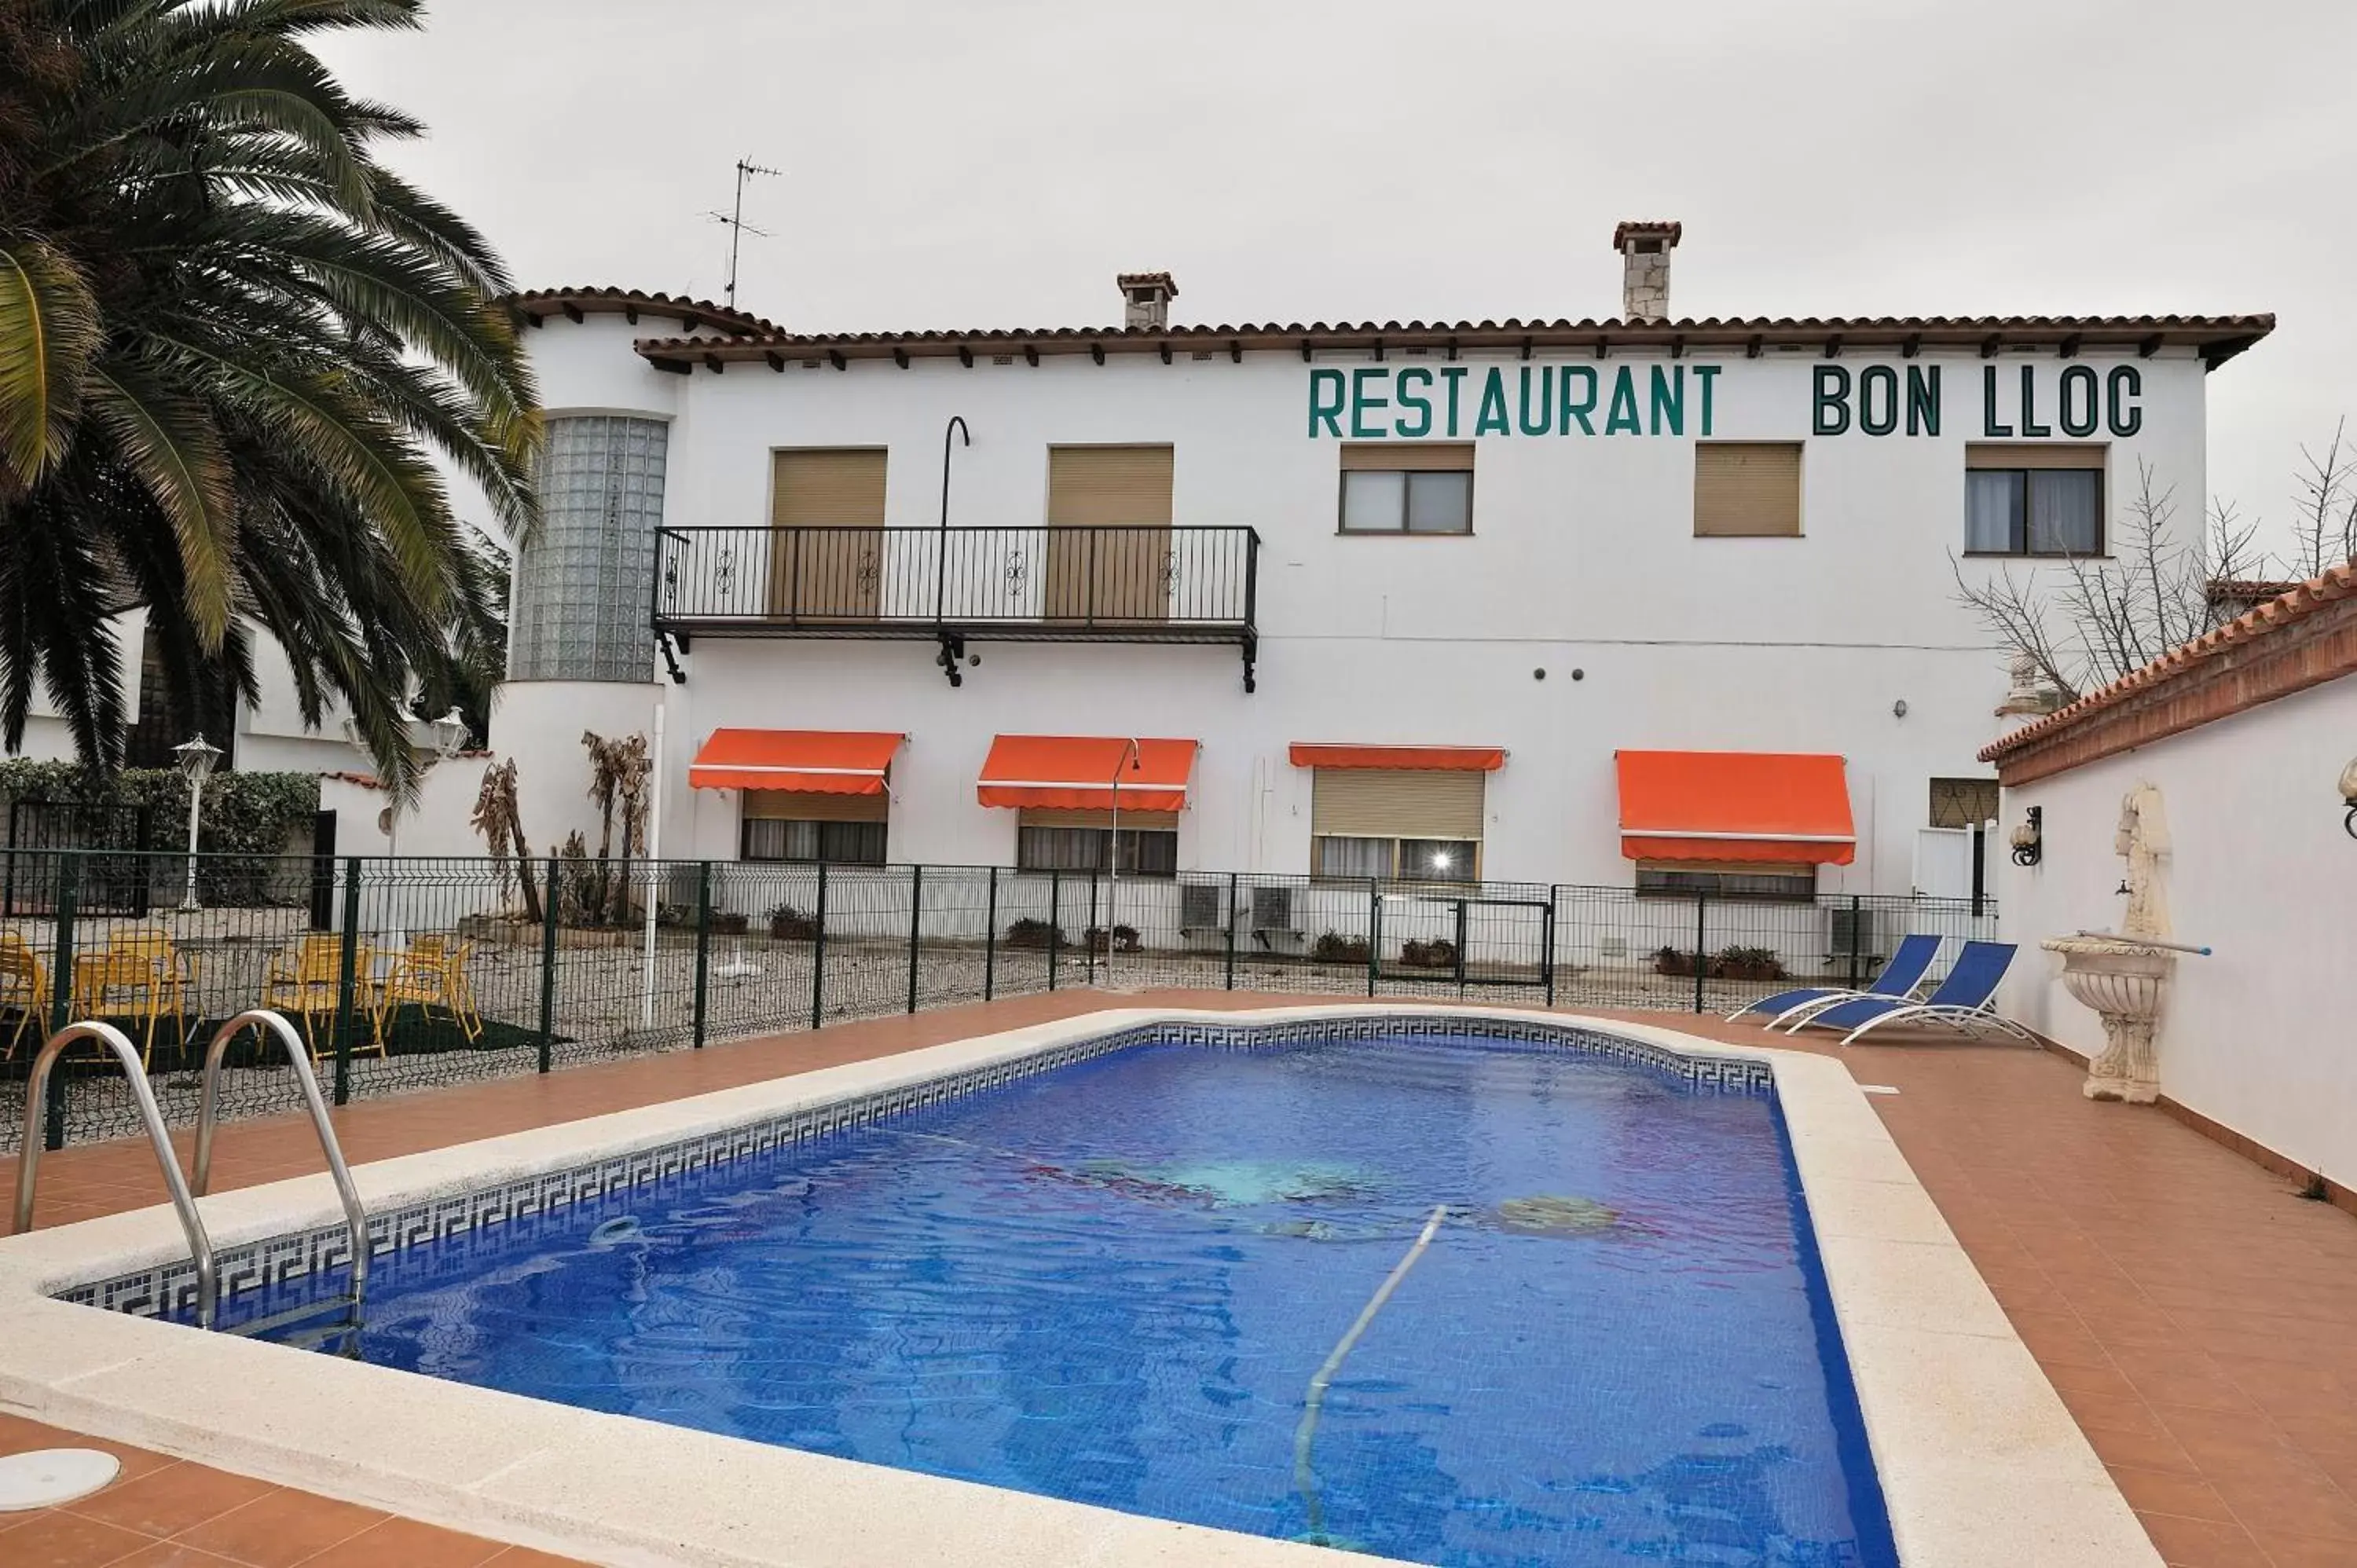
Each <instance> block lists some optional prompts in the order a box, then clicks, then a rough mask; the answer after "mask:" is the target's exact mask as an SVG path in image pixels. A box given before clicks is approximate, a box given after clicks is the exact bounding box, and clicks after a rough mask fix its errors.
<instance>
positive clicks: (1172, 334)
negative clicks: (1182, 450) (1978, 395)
mask: <svg viewBox="0 0 2357 1568" xmlns="http://www.w3.org/2000/svg"><path fill="white" fill-rule="evenodd" d="M2275 324H2276V318H2275V317H2273V316H2271V315H2264V314H2263V315H2252V316H1905V317H1897V316H1878V317H1726V318H1722V317H1715V316H1714V317H1703V318H1700V319H1693V318H1688V319H1682V320H1675V321H1629V320H1620V319H1607V320H1596V319H1592V318H1588V319H1581V320H1577V321H1575V320H1568V319H1564V318H1560V317H1558V318H1555V319H1553V320H1541V319H1537V318H1534V319H1531V320H1527V321H1526V320H1523V319H1522V318H1521V317H1508V318H1506V319H1505V320H1503V321H1491V320H1483V321H1420V320H1419V321H1384V322H1380V323H1378V322H1371V321H1368V322H1356V323H1351V322H1343V323H1328V322H1323V321H1315V322H1309V323H1307V324H1305V323H1301V322H1291V323H1286V324H1282V325H1280V324H1278V323H1275V322H1264V323H1243V324H1238V325H1224V324H1223V325H1221V326H1216V327H1214V326H1200V327H1190V326H1172V327H1164V328H1145V327H1140V328H1125V327H1046V328H978V329H974V330H968V331H954V330H937V329H927V330H922V331H912V332H839V333H822V332H782V331H777V330H774V329H772V330H770V331H769V332H765V333H755V334H748V335H746V336H743V337H733V338H720V339H715V338H644V339H641V340H640V343H639V345H638V351H639V353H640V355H641V356H643V357H644V358H646V359H648V360H651V361H654V362H655V363H657V364H659V365H662V366H664V367H665V368H668V369H673V370H681V371H686V370H693V369H694V367H695V365H696V364H698V363H710V364H722V363H726V362H727V361H729V360H764V359H766V360H771V361H773V362H774V363H775V364H776V365H777V367H778V368H782V366H783V362H784V361H785V360H791V359H821V358H828V359H836V360H845V361H848V360H859V359H865V360H882V359H894V360H907V359H909V358H911V357H917V358H923V357H929V356H946V355H951V354H960V353H963V354H966V355H969V356H970V355H972V354H974V353H976V352H988V353H994V354H1001V353H1029V354H1041V353H1047V354H1082V353H1091V352H1103V353H1127V354H1139V353H1155V352H1157V351H1160V350H1162V349H1166V348H1174V349H1175V348H1181V347H1183V348H1189V349H1231V350H1232V351H1236V352H1241V351H1242V350H1243V349H1260V350H1263V351H1265V350H1269V349H1278V350H1297V351H1299V352H1302V353H1308V352H1310V351H1312V350H1314V349H1321V348H1324V349H1379V350H1384V351H1389V350H1392V349H1405V348H1430V349H1517V350H1519V349H1540V348H1555V349H1579V350H1583V351H1594V350H1597V349H1603V350H1604V351H1606V352H1609V351H1610V350H1612V349H1623V348H1643V349H1673V350H1676V351H1695V350H1699V351H1726V352H1732V351H1736V350H1741V351H1743V352H1745V353H1747V354H1750V353H1757V352H1759V351H1760V350H1761V349H1764V348H1766V347H1769V346H1780V347H1781V346H1794V347H1803V348H1808V349H1817V350H1824V349H1829V348H1839V349H1845V350H1850V351H1870V350H1873V349H1899V350H1902V351H1909V352H1911V351H1913V350H1915V349H1921V348H1927V347H1928V348H1945V349H1977V350H1979V351H1981V352H1983V353H1995V352H1996V350H1997V349H2000V348H2006V347H2015V348H2046V347H2052V348H2058V349H2059V348H2061V347H2063V346H2064V345H2065V344H2068V345H2069V346H2070V347H2071V348H2072V350H2073V351H2076V350H2078V349H2083V348H2106V347H2108V348H2119V349H2130V348H2132V349H2136V351H2137V352H2138V353H2143V354H2149V353H2153V352H2156V351H2158V349H2162V348H2190V349H2196V350H2198V351H2199V352H2200V353H2201V355H2202V357H2203V359H2204V360H2205V361H2206V362H2207V363H2208V364H2209V365H2210V366H2211V367H2212V368H2215V367H2216V366H2218V365H2220V364H2222V363H2223V362H2224V361H2225V360H2229V359H2232V358H2233V356H2234V355H2236V354H2238V353H2241V352H2242V351H2243V350H2244V349H2247V348H2249V347H2250V346H2251V345H2252V344H2254V343H2256V342H2257V341H2258V340H2259V339H2260V338H2264V337H2266V335H2267V334H2268V333H2269V332H2272V331H2274V330H2275ZM1836 339H1838V343H1836V341H1835V340H1836Z"/></svg>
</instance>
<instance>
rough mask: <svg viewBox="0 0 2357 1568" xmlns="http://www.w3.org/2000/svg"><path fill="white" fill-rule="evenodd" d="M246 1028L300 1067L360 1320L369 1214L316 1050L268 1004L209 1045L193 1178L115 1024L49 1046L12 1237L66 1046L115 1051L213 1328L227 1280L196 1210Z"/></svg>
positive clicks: (30, 1111) (29, 1211)
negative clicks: (227, 1077) (234, 1050)
mask: <svg viewBox="0 0 2357 1568" xmlns="http://www.w3.org/2000/svg"><path fill="white" fill-rule="evenodd" d="M248 1029H253V1030H256V1031H258V1032H260V1033H261V1034H262V1036H264V1038H265V1039H268V1038H270V1037H272V1036H275V1037H276V1039H277V1040H278V1042H279V1044H280V1045H282V1046H284V1047H285V1049H286V1059H287V1061H288V1062H289V1063H290V1064H291V1065H292V1066H293V1067H294V1069H295V1079H296V1082H297V1083H299V1084H301V1085H302V1088H303V1103H304V1107H305V1109H307V1111H308V1112H310V1116H311V1128H312V1131H314V1132H316V1133H318V1135H319V1152H320V1153H321V1154H323V1155H326V1156H327V1158H328V1175H329V1176H332V1177H334V1178H335V1183H336V1197H337V1198H338V1199H339V1201H340V1202H341V1203H342V1205H343V1208H344V1229H345V1230H346V1231H347V1233H348V1234H349V1235H350V1243H351V1253H352V1285H351V1294H350V1304H351V1306H352V1309H353V1311H354V1313H355V1315H357V1312H358V1310H359V1305H360V1301H361V1294H362V1293H363V1292H364V1291H365V1289H366V1288H367V1285H368V1268H369V1236H368V1214H367V1212H366V1211H365V1210H364V1209H362V1208H361V1198H360V1193H359V1191H358V1189H356V1188H355V1187H353V1186H352V1173H351V1167H350V1166H349V1165H346V1164H345V1163H344V1149H343V1145H342V1144H339V1143H338V1142H337V1141H336V1130H335V1128H334V1127H333V1126H332V1125H331V1124H330V1123H329V1122H328V1104H327V1101H325V1100H324V1099H322V1098H321V1097H320V1094H319V1079H318V1075H317V1074H316V1073H314V1072H313V1071H312V1070H311V1053H310V1052H309V1051H308V1050H307V1049H306V1048H305V1047H304V1045H303V1039H302V1036H299V1035H297V1034H296V1032H295V1027H294V1026H293V1025H291V1024H289V1023H287V1021H286V1020H285V1017H284V1016H282V1015H279V1014H277V1013H274V1012H272V1011H271V1010H270V1009H268V1008H265V1007H255V1008H252V1009H250V1010H248V1011H246V1012H243V1013H240V1014H239V1015H237V1016H236V1017H234V1018H231V1020H229V1022H227V1023H225V1024H223V1025H222V1026H221V1027H220V1028H219V1029H217V1030H215V1031H214V1032H213V1038H212V1044H211V1045H210V1046H209V1047H206V1050H205V1073H204V1088H203V1091H202V1093H201V1095H200V1096H199V1099H198V1101H197V1157H196V1175H195V1179H194V1180H193V1181H190V1180H188V1179H185V1178H183V1177H182V1176H181V1175H180V1160H179V1156H178V1155H176V1154H175V1153H173V1150H172V1136H171V1134H170V1133H168V1132H167V1131H166V1130H165V1126H164V1114H163V1112H161V1111H159V1110H157V1109H156V1090H155V1088H154V1086H153V1085H151V1084H150V1083H149V1082H148V1080H147V1069H146V1068H145V1065H144V1064H142V1063H141V1061H140V1059H139V1050H138V1047H135V1046H134V1045H133V1044H132V1043H131V1041H130V1038H129V1036H125V1035H124V1033H123V1031H122V1030H120V1029H118V1028H116V1027H115V1026H113V1025H112V1024H106V1023H101V1022H99V1021H98V1020H96V1019H85V1020H83V1021H82V1022H81V1023H79V1024H68V1025H67V1026H65V1027H64V1028H62V1029H59V1031H58V1032H57V1033H56V1034H54V1035H51V1036H49V1037H48V1040H46V1041H45V1042H43V1043H42V1046H41V1049H40V1054H39V1055H38V1056H36V1057H35V1058H33V1070H32V1072H31V1074H30V1076H28V1077H27V1079H26V1080H25V1141H24V1144H23V1145H22V1147H21V1150H20V1152H19V1153H18V1155H17V1156H16V1225H15V1227H14V1229H13V1230H12V1231H11V1234H13V1235H19V1236H21V1235H23V1234H24V1233H25V1232H26V1231H27V1230H31V1229H32V1228H33V1191H34V1187H35V1186H36V1184H37V1183H38V1181H39V1179H40V1165H41V1145H42V1142H43V1140H42V1135H41V1134H42V1128H41V1117H42V1111H43V1105H44V1101H45V1099H46V1096H45V1095H44V1093H43V1090H46V1089H47V1088H48V1079H49V1071H50V1069H52V1068H54V1067H55V1066H56V1065H57V1059H58V1058H59V1055H60V1054H61V1053H62V1052H63V1051H64V1050H65V1048H66V1047H68V1046H70V1045H71V1044H73V1043H74V1042H75V1041H76V1040H96V1041H98V1042H99V1044H101V1045H102V1046H104V1047H106V1048H107V1049H109V1050H111V1051H113V1053H114V1057H115V1059H116V1060H117V1061H119V1062H121V1063H122V1064H123V1077H124V1081H125V1082H126V1083H128V1084H129V1085H130V1086H131V1098H132V1102H133V1104H134V1106H135V1108H136V1109H137V1111H138V1112H139V1124H140V1125H141V1126H142V1127H143V1128H145V1130H146V1133H147V1142H148V1144H150V1145H151V1146H152V1147H153V1148H154V1149H155V1151H156V1164H157V1165H161V1166H162V1167H163V1171H164V1187H165V1189H166V1190H167V1192H169V1193H170V1194H171V1197H172V1211H173V1212H174V1213H175V1214H177V1215H178V1216H179V1219H180V1230H182V1232H183V1233H185V1234H186V1235H187V1237H188V1252H189V1256H190V1257H191V1258H193V1259H194V1260H195V1262H196V1266H197V1326H198V1327H199V1328H210V1327H211V1326H213V1316H214V1313H215V1309H216V1307H217V1306H218V1305H219V1304H220V1299H221V1276H220V1273H219V1271H218V1269H217V1268H216V1267H215V1265H214V1260H213V1244H212V1239H211V1238H210V1237H209V1236H208V1235H206V1233H205V1222H204V1219H203V1218H202V1217H201V1216H199V1214H198V1213H197V1199H198V1198H199V1197H203V1196H204V1195H205V1188H206V1187H207V1186H208V1185H209V1184H210V1182H211V1180H212V1163H213V1128H214V1123H215V1122H217V1121H218V1120H219V1119H220V1112H221V1092H220V1090H221V1058H222V1057H224V1056H225V1055H227V1054H228V1052H229V1046H230V1042H231V1040H233V1039H235V1038H237V1036H240V1035H242V1034H243V1033H244V1032H245V1031H246V1030H248ZM323 1310H325V1309H324V1308H322V1307H316V1306H315V1307H308V1308H303V1309H298V1311H296V1313H293V1314H288V1315H285V1316H289V1317H312V1316H318V1315H319V1313H320V1312H321V1311H323ZM271 1321H272V1322H276V1321H279V1319H277V1318H273V1319H272V1320H271ZM259 1326H264V1325H249V1326H247V1330H248V1331H250V1330H251V1329H253V1328H254V1327H259ZM339 1332H342V1331H341V1330H339Z"/></svg>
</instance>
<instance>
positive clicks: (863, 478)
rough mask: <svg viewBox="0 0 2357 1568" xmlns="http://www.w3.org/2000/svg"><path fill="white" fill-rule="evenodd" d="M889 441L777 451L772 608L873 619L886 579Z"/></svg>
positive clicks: (780, 613)
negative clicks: (776, 531)
mask: <svg viewBox="0 0 2357 1568" xmlns="http://www.w3.org/2000/svg"><path fill="white" fill-rule="evenodd" d="M884 474H885V449H884V448H883V447H881V446H845V447H813V448H805V449H802V450H791V451H781V452H779V453H777V454H776V455H775V456H774V459H773V468H772V482H771V487H770V526H772V527H774V528H780V529H791V530H795V531H796V532H791V533H787V534H781V535H780V537H779V538H778V540H777V541H776V542H775V545H774V547H773V549H772V550H771V552H770V613H771V614H772V615H773V616H778V617H780V618H783V617H786V616H794V617H799V618H804V619H817V620H868V619H873V618H875V615H876V609H877V596H878V589H879V587H880V585H881V584H882V581H883V555H884Z"/></svg>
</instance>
